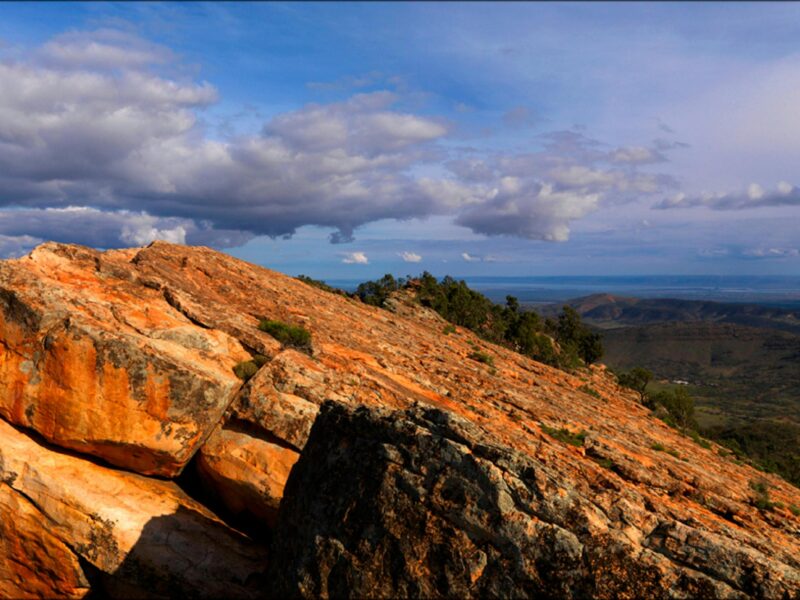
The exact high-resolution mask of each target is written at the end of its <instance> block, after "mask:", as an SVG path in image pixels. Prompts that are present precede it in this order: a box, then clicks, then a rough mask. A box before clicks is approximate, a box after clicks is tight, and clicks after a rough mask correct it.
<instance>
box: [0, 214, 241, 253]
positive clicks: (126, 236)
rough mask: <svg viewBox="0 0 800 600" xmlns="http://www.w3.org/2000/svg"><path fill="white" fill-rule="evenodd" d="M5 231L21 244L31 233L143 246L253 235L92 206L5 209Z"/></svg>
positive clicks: (215, 242) (230, 242) (227, 242)
mask: <svg viewBox="0 0 800 600" xmlns="http://www.w3.org/2000/svg"><path fill="white" fill-rule="evenodd" d="M0 235H3V236H8V237H11V238H14V239H17V238H20V240H21V241H20V243H21V244H22V245H24V244H26V243H27V241H29V240H26V239H24V238H26V237H28V238H31V239H37V240H53V241H57V242H71V243H77V244H83V245H85V246H94V247H98V248H113V247H118V246H142V245H145V244H148V243H150V242H152V241H153V240H165V241H169V242H173V243H177V244H183V243H189V244H198V245H207V246H214V247H219V248H227V247H231V246H239V245H242V244H244V243H245V242H246V241H247V240H248V239H250V238H251V237H252V235H251V234H248V233H246V232H241V231H230V230H217V229H213V228H212V227H211V226H210V224H208V223H205V224H203V223H200V224H198V223H196V222H194V221H193V220H191V219H182V218H175V217H154V216H152V215H148V214H147V213H144V212H136V211H129V210H118V211H102V210H98V209H96V208H92V207H87V206H68V207H65V208H32V209H30V208H29V209H6V210H0Z"/></svg>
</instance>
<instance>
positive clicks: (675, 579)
mask: <svg viewBox="0 0 800 600" xmlns="http://www.w3.org/2000/svg"><path fill="white" fill-rule="evenodd" d="M616 511H617V513H624V516H623V517H622V518H620V516H619V514H617V515H615V514H613V513H608V512H606V511H604V510H603V509H602V507H601V506H598V505H597V504H596V503H595V502H594V501H593V498H592V497H589V496H585V495H583V494H582V493H581V490H580V489H579V488H578V487H576V486H573V485H572V484H571V482H569V481H565V480H564V479H563V478H561V477H560V476H559V475H558V472H557V471H556V470H554V469H553V468H551V467H549V466H548V465H547V464H545V463H543V462H542V461H540V460H537V459H535V458H533V457H530V456H527V455H524V454H522V453H520V452H517V451H515V450H513V449H510V448H507V447H504V446H503V445H499V444H497V443H496V440H493V439H491V438H490V437H489V436H487V435H486V432H485V431H484V430H483V429H481V428H479V427H477V426H475V425H474V424H472V423H469V422H468V421H466V420H464V419H462V418H460V417H458V416H456V415H453V414H452V413H447V412H443V411H440V410H436V409H425V408H412V409H409V410H405V411H397V412H391V411H387V410H382V409H369V408H367V407H360V408H357V409H353V408H348V407H346V406H343V405H340V404H336V403H327V404H326V405H324V406H323V408H322V411H321V413H320V416H319V417H318V419H317V421H316V423H315V425H314V428H313V429H312V432H311V436H310V438H309V440H308V442H307V444H306V447H305V450H304V452H303V455H302V457H301V459H300V461H299V462H298V463H297V465H296V466H295V469H294V470H293V471H292V474H291V476H290V477H289V481H288V484H287V487H286V490H285V496H284V501H283V504H282V505H281V511H280V517H279V524H278V528H277V531H276V537H275V539H276V542H275V544H274V549H273V556H274V559H273V562H272V564H271V571H270V580H271V581H273V582H274V585H275V588H274V589H275V591H276V593H277V595H278V596H280V597H304V598H317V597H355V598H358V597H372V598H395V597H420V596H421V597H426V598H433V597H458V598H467V597H548V598H609V599H610V598H668V597H670V598H689V597H693V598H694V597H703V598H742V599H744V598H749V597H760V598H776V599H777V598H792V597H796V595H797V594H798V592H799V591H800V571H798V566H800V565H798V560H797V557H796V556H795V557H791V556H786V555H770V554H767V553H764V552H762V551H760V550H758V549H756V548H754V547H753V546H752V545H749V544H747V543H746V538H743V537H734V536H731V537H726V536H722V535H716V534H713V533H709V532H707V531H704V530H703V529H702V528H701V527H698V525H699V524H690V523H680V522H678V521H676V520H675V519H670V518H668V517H665V516H662V515H658V514H657V513H656V511H655V510H654V509H653V507H648V506H647V505H645V504H643V503H641V502H637V501H636V499H635V498H634V497H626V496H625V495H624V494H621V495H620V498H619V504H618V506H617V507H616Z"/></svg>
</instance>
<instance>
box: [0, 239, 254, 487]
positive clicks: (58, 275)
mask: <svg viewBox="0 0 800 600" xmlns="http://www.w3.org/2000/svg"><path fill="white" fill-rule="evenodd" d="M122 258H124V256H123V257H122ZM122 258H120V257H118V256H114V255H110V256H106V255H104V254H102V253H100V252H97V251H94V250H90V249H87V248H81V247H75V246H63V245H60V244H47V245H44V246H40V247H39V248H37V249H36V250H35V251H34V252H33V253H31V255H29V256H28V257H26V258H22V259H19V260H10V261H2V262H0V416H2V417H3V418H4V419H6V420H7V421H9V422H11V423H14V424H16V425H21V426H23V427H27V428H31V429H34V430H36V431H37V432H38V433H39V434H41V435H42V436H43V437H44V438H46V439H47V440H48V441H49V442H52V443H55V444H58V445H59V446H63V447H65V448H71V449H74V450H78V451H80V452H84V453H87V454H92V455H94V456H97V457H99V458H102V459H103V460H105V461H107V462H109V463H111V464H114V465H117V466H121V467H125V468H127V469H131V470H134V471H137V472H140V473H145V474H154V475H162V476H174V475H176V474H178V473H179V472H180V471H181V469H182V468H183V467H184V465H185V464H186V462H187V461H188V460H189V459H190V458H191V457H192V455H193V454H194V452H195V451H196V449H197V447H198V446H199V444H200V443H202V441H203V440H204V439H205V438H206V437H207V436H208V435H209V434H210V432H211V430H212V429H213V427H215V426H216V424H217V423H218V422H219V420H220V419H221V417H222V415H223V413H224V411H225V410H226V409H227V407H228V405H229V404H230V402H231V400H232V399H233V396H234V394H235V393H236V391H237V390H238V388H239V386H240V384H241V382H240V381H239V380H238V379H237V378H236V376H235V375H234V374H233V371H232V369H233V366H234V365H236V364H237V363H238V362H239V361H242V360H245V359H247V358H249V357H250V355H249V354H248V353H247V352H246V351H245V350H244V349H243V347H242V346H241V344H240V343H239V342H238V341H237V340H236V339H234V338H232V337H231V336H229V335H228V334H226V333H224V332H222V331H219V330H212V329H204V328H201V327H197V326H196V325H194V324H193V323H192V322H191V321H190V320H189V319H188V318H187V317H185V316H184V315H183V314H182V313H180V312H179V311H177V310H176V309H174V308H173V307H172V306H171V305H170V304H169V303H168V302H167V301H166V300H165V299H164V297H163V295H162V294H161V292H159V291H157V290H154V289H151V288H148V287H146V286H144V285H143V284H142V282H141V281H140V280H139V279H138V276H137V274H136V272H135V269H134V267H133V266H132V265H131V263H130V262H128V261H125V260H123V259H122Z"/></svg>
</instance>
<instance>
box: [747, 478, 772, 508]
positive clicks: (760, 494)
mask: <svg viewBox="0 0 800 600" xmlns="http://www.w3.org/2000/svg"><path fill="white" fill-rule="evenodd" d="M750 489H752V490H753V492H755V496H754V497H753V499H752V502H753V506H755V507H756V508H757V509H758V510H772V509H773V508H775V506H776V504H775V502H772V501H771V500H770V499H769V485H768V484H767V482H766V481H755V480H753V481H751V482H750Z"/></svg>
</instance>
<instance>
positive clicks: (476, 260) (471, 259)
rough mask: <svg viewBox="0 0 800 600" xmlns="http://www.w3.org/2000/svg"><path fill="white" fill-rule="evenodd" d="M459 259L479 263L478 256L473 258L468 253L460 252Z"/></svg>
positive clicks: (479, 258)
mask: <svg viewBox="0 0 800 600" xmlns="http://www.w3.org/2000/svg"><path fill="white" fill-rule="evenodd" d="M461 258H463V259H464V260H465V261H466V262H481V257H480V256H474V255H472V254H470V253H469V252H462V253H461Z"/></svg>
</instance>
